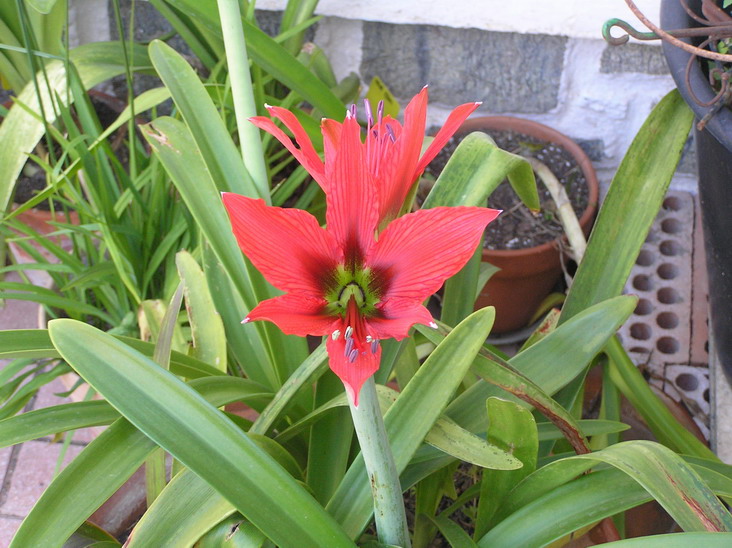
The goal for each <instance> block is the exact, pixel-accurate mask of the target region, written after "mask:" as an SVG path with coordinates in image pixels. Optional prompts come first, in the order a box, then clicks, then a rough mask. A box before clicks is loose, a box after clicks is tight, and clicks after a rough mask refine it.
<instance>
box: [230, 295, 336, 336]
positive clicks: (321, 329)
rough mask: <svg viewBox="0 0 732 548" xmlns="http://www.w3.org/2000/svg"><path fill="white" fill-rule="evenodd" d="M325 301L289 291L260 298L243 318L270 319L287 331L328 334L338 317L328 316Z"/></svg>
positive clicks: (302, 334) (305, 333) (303, 333)
mask: <svg viewBox="0 0 732 548" xmlns="http://www.w3.org/2000/svg"><path fill="white" fill-rule="evenodd" d="M325 305H326V302H325V301H324V300H323V299H314V298H312V297H308V296H304V295H295V294H292V293H288V294H287V295H281V296H279V297H275V298H273V299H267V300H266V301H262V302H261V303H259V304H258V305H257V306H256V307H254V309H253V310H252V311H251V312H250V313H249V315H248V316H247V317H246V319H245V320H244V321H245V322H249V321H256V320H269V321H270V322H272V323H274V324H277V327H279V328H280V329H281V330H282V331H283V332H284V333H286V334H288V335H298V336H300V337H304V336H305V335H328V334H330V333H332V332H333V330H334V329H335V327H334V325H335V324H336V323H337V322H340V319H339V318H334V317H332V316H328V315H327V314H326V313H325V312H324V311H325Z"/></svg>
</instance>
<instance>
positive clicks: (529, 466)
mask: <svg viewBox="0 0 732 548" xmlns="http://www.w3.org/2000/svg"><path fill="white" fill-rule="evenodd" d="M486 407H487V411H488V421H489V424H488V440H489V441H491V442H493V443H495V444H497V445H498V446H499V447H502V448H503V449H505V450H510V451H511V453H512V454H513V455H514V456H515V457H516V458H517V459H519V460H520V461H521V462H522V463H523V466H522V467H521V468H519V469H518V470H513V471H511V472H507V471H497V470H484V471H483V477H482V479H481V489H480V498H479V499H478V517H477V519H476V523H475V538H480V537H482V536H483V535H484V534H485V533H486V532H487V531H488V529H490V527H491V526H492V525H493V523H494V520H493V516H494V514H495V512H496V510H497V509H498V508H499V507H500V505H501V503H502V502H503V498H504V497H505V496H506V494H507V493H509V492H510V491H511V489H513V488H514V487H515V486H516V484H518V483H519V482H520V481H521V480H522V479H524V478H525V477H526V476H528V475H529V474H531V473H532V472H533V471H534V470H536V461H537V458H538V451H539V437H538V435H537V432H536V422H535V421H534V417H533V415H532V414H531V411H529V410H528V409H526V408H525V407H522V406H520V405H518V404H516V403H514V402H511V401H506V400H502V399H500V398H488V401H487V402H486Z"/></svg>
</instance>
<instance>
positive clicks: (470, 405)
mask: <svg viewBox="0 0 732 548" xmlns="http://www.w3.org/2000/svg"><path fill="white" fill-rule="evenodd" d="M635 302H636V301H635V298H634V297H616V298H614V299H609V300H607V301H605V302H602V303H599V304H597V305H595V306H593V307H591V308H589V309H587V310H585V311H583V312H582V313H581V314H580V315H578V316H577V317H575V318H573V319H572V320H570V321H568V322H566V324H564V325H561V326H560V327H558V328H557V329H556V330H555V331H553V332H552V333H550V334H549V335H547V336H546V337H545V338H544V339H542V340H540V341H539V342H537V343H536V344H534V345H532V346H531V347H529V348H527V349H526V350H524V351H522V352H520V353H519V354H516V356H514V357H513V358H511V359H510V360H509V361H508V364H509V365H510V366H511V367H512V368H513V369H515V370H516V371H518V372H519V373H520V374H521V375H524V376H526V377H528V378H529V379H531V381H533V383H534V384H535V385H536V386H538V387H539V388H540V389H541V390H542V391H543V392H544V393H546V394H554V393H555V392H556V391H557V390H559V389H560V388H561V387H562V386H564V385H566V384H567V383H568V382H570V381H571V380H572V379H573V378H575V377H576V376H577V375H578V374H580V373H581V372H582V371H583V370H584V368H585V366H586V365H587V364H588V363H589V362H590V360H592V358H593V357H594V356H595V355H596V354H597V353H598V352H599V351H600V350H601V349H602V347H603V346H604V345H605V343H606V342H607V340H608V339H609V338H610V337H611V336H612V335H613V334H614V333H615V332H616V331H617V329H618V327H619V326H620V325H622V323H623V322H624V321H625V320H626V319H627V318H628V316H629V315H630V314H631V312H632V311H633V309H634V308H635ZM480 362H482V363H485V360H480ZM487 378H490V375H489V376H487ZM516 380H518V378H516ZM490 396H499V397H505V392H504V391H503V390H501V389H499V388H497V387H495V386H493V385H491V384H490V383H488V382H486V381H479V382H478V383H476V384H475V385H473V386H472V387H471V388H470V389H468V390H466V391H465V392H464V393H463V394H461V395H460V396H459V397H458V398H456V399H455V401H454V402H453V403H451V404H450V406H449V407H448V408H447V414H448V415H449V416H450V417H451V418H452V419H453V420H455V421H456V422H458V424H460V425H462V426H463V427H464V428H467V429H468V430H470V431H471V432H479V431H481V429H482V427H483V424H482V420H483V419H482V417H481V416H480V414H478V413H475V409H476V408H478V407H480V408H482V407H483V405H485V404H484V402H485V400H486V399H488V398H489V397H490ZM553 408H554V409H556V410H557V411H558V412H561V411H560V410H562V408H561V407H560V406H558V405H556V404H554V406H553ZM562 411H563V410H562ZM564 413H565V414H566V411H564Z"/></svg>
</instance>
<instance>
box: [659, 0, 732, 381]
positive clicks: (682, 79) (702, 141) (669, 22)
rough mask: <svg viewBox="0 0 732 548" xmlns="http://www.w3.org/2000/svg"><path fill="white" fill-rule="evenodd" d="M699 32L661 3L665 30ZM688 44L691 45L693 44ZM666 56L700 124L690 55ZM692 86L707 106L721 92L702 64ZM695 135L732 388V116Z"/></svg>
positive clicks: (723, 353)
mask: <svg viewBox="0 0 732 548" xmlns="http://www.w3.org/2000/svg"><path fill="white" fill-rule="evenodd" d="M689 7H690V8H691V9H692V10H694V12H696V13H698V14H700V13H701V2H700V1H699V0H690V1H689ZM691 26H697V25H696V24H695V22H694V21H693V20H692V19H691V17H689V15H688V14H687V13H686V12H685V11H684V9H683V7H682V6H681V3H680V2H679V0H662V2H661V28H663V29H665V30H672V29H680V28H685V27H691ZM685 41H687V42H689V43H691V40H690V39H685ZM663 53H664V55H665V56H666V62H667V63H668V65H669V69H670V70H671V75H672V76H673V78H674V81H675V82H676V87H677V88H678V89H679V92H680V93H681V95H682V96H683V98H684V99H685V100H686V103H687V104H688V105H689V106H690V107H691V109H692V110H693V111H694V114H695V116H696V119H697V120H701V119H702V118H704V116H705V115H706V114H707V113H708V112H709V111H710V110H711V107H702V106H700V105H699V104H697V102H696V101H694V100H693V98H692V95H691V92H690V90H689V89H688V87H687V81H686V75H685V73H686V66H687V64H688V62H689V57H690V56H691V54H690V53H687V52H686V51H684V50H682V49H679V48H677V47H676V46H673V45H671V44H668V43H666V42H664V43H663ZM689 84H690V87H691V90H692V91H693V93H694V95H695V96H696V97H697V98H698V99H699V100H700V101H702V102H710V101H711V100H712V99H713V98H714V96H715V95H716V92H715V91H714V90H713V89H712V87H711V86H710V85H709V80H708V78H707V76H706V75H705V74H704V72H703V71H702V67H701V65H700V63H699V62H694V63H692V66H691V71H690V75H689ZM694 131H695V135H694V137H695V143H696V153H697V163H698V175H699V201H700V203H701V209H702V226H703V228H704V244H705V247H706V255H707V272H708V276H709V305H710V312H711V315H710V317H711V328H712V333H713V335H714V346H715V349H716V353H717V358H718V359H719V362H720V363H721V364H722V367H723V370H724V372H725V374H726V375H727V379H728V380H729V381H730V382H731V383H732V215H730V212H729V208H730V205H729V204H730V203H732V111H730V110H729V109H728V108H722V109H720V111H719V112H717V113H716V114H715V115H714V116H713V117H712V118H711V119H710V120H709V121H708V122H707V124H706V127H705V129H704V130H702V131H699V130H696V129H695V130H694Z"/></svg>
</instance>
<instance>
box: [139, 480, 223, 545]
mask: <svg viewBox="0 0 732 548" xmlns="http://www.w3.org/2000/svg"><path fill="white" fill-rule="evenodd" d="M235 511H236V509H235V508H234V506H233V505H232V504H231V503H230V502H229V501H228V500H226V499H225V498H224V497H222V496H221V495H220V494H219V493H218V492H217V491H216V490H215V489H214V488H213V487H211V485H210V484H208V483H206V482H205V481H204V480H202V479H201V478H200V477H198V476H197V475H196V474H194V473H193V472H192V471H191V470H188V469H185V470H183V471H182V472H180V473H179V474H177V475H176V476H175V477H174V478H173V479H172V480H171V481H170V483H169V484H168V485H167V486H166V487H165V489H164V490H163V492H162V493H161V494H160V496H158V498H157V499H156V500H155V503H154V504H153V505H152V506H151V507H150V508H149V509H148V511H147V512H145V515H144V516H143V517H142V519H141V520H140V521H139V522H138V523H137V525H135V528H134V530H133V531H132V534H131V535H130V542H129V544H128V546H129V547H130V548H133V547H135V546H137V547H147V546H192V545H193V544H194V543H195V542H196V541H197V540H198V539H199V538H200V537H201V536H202V535H203V534H204V533H205V532H206V531H208V530H209V529H211V528H212V527H214V526H215V525H216V524H217V523H219V522H220V521H221V520H223V519H224V518H226V517H227V516H229V515H231V514H232V513H234V512H235Z"/></svg>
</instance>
